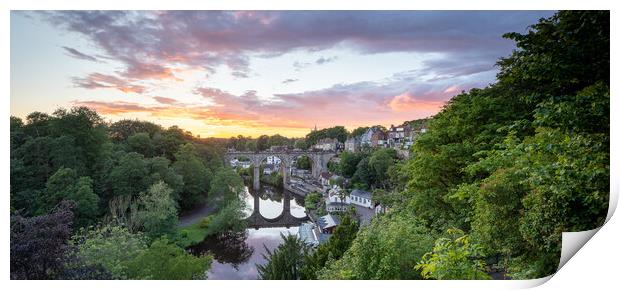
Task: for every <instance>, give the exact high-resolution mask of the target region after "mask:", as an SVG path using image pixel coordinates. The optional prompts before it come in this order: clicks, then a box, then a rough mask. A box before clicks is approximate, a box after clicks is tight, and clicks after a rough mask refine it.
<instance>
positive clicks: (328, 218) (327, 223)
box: [316, 214, 340, 229]
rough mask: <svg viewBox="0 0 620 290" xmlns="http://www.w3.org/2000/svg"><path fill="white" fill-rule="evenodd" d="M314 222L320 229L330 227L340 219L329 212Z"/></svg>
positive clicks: (338, 222)
mask: <svg viewBox="0 0 620 290" xmlns="http://www.w3.org/2000/svg"><path fill="white" fill-rule="evenodd" d="M316 223H317V224H318V225H319V227H320V228H321V229H328V228H331V227H335V226H337V225H339V224H340V219H338V217H337V216H333V215H331V214H328V215H325V216H322V217H320V218H319V219H318V220H317V221H316Z"/></svg>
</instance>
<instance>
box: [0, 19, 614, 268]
mask: <svg viewBox="0 0 620 290" xmlns="http://www.w3.org/2000/svg"><path fill="white" fill-rule="evenodd" d="M505 37H506V38H508V39H512V40H514V41H515V42H516V46H517V49H516V50H515V51H514V52H513V53H512V54H511V55H509V56H507V57H506V58H502V59H500V60H499V61H498V63H497V65H498V67H499V69H500V72H499V74H498V75H497V79H498V81H497V82H496V83H495V84H492V85H489V86H488V87H486V88H482V89H472V90H471V91H469V92H463V93H461V94H459V95H457V96H455V97H454V98H452V99H451V100H450V101H449V102H448V103H447V104H446V105H445V106H444V108H443V109H442V111H441V112H439V113H438V114H436V115H435V116H433V117H432V118H430V119H429V120H421V121H412V122H411V125H412V126H419V125H420V124H422V123H424V124H425V126H427V128H428V131H427V132H426V133H424V134H422V135H420V137H418V139H417V140H416V142H415V143H414V146H413V147H412V148H411V149H410V158H409V159H408V160H406V161H402V160H399V159H398V158H397V156H396V152H395V151H394V150H392V149H379V150H363V151H362V152H358V153H343V154H341V156H340V159H341V161H340V163H339V164H330V165H329V168H330V171H332V172H334V173H337V174H339V175H341V176H343V177H344V178H347V179H350V181H351V182H350V183H349V184H347V185H346V187H347V188H348V189H351V188H363V189H367V190H371V191H372V192H373V196H374V197H375V198H376V200H377V201H379V202H381V204H382V205H384V206H387V207H388V209H389V210H388V211H387V212H386V213H384V214H381V215H379V216H377V217H375V218H374V219H373V221H372V222H371V224H370V225H368V226H362V227H360V226H359V225H358V224H357V222H356V221H355V219H353V218H350V217H349V216H348V215H344V216H343V220H342V224H341V225H340V226H339V227H338V228H337V229H336V231H335V233H334V235H333V236H332V237H331V238H330V239H329V241H328V242H327V243H325V244H322V245H321V246H319V247H318V248H316V249H312V248H309V247H308V246H307V245H304V244H303V243H301V241H300V240H299V239H297V238H296V237H294V236H286V237H283V239H284V242H283V244H282V245H281V246H279V247H278V248H276V249H274V250H273V251H269V252H268V254H267V255H266V258H267V260H268V263H267V264H265V265H261V266H258V269H259V273H260V275H261V278H263V279H486V278H491V276H490V275H496V274H497V275H499V276H498V277H501V278H512V279H521V278H537V277H542V276H546V275H549V274H551V273H553V272H554V271H555V270H556V268H557V265H558V262H559V256H560V247H561V233H562V232H564V231H582V230H588V229H592V228H594V227H597V226H600V225H601V224H602V223H603V221H604V219H605V216H606V214H607V206H608V199H609V151H610V148H609V102H610V97H609V60H610V56H609V12H598V11H587V12H577V11H567V12H564V11H563V12H558V13H557V14H556V15H555V16H553V17H551V18H548V19H541V20H540V22H539V23H537V24H534V25H532V27H531V29H530V31H529V32H528V33H526V34H518V33H507V34H506V35H505ZM10 124H11V127H10V133H11V137H10V140H11V145H10V148H11V164H10V166H11V169H10V174H11V176H10V178H11V192H10V194H11V198H10V199H11V261H10V263H11V278H12V279H200V278H205V272H206V270H207V269H208V268H209V266H210V264H211V260H212V257H211V256H209V255H204V256H194V255H190V254H188V253H187V252H186V251H185V249H184V248H185V247H187V246H188V245H190V244H191V240H192V238H195V239H197V240H201V239H203V238H204V236H200V235H199V236H198V237H197V238H196V237H193V234H194V233H195V232H192V231H189V232H188V231H179V230H178V228H177V223H178V216H179V213H181V212H183V211H187V210H191V209H192V208H194V207H196V206H198V205H201V204H204V203H213V204H214V205H216V208H217V211H216V212H215V213H214V214H213V215H211V216H209V219H206V220H205V221H204V223H203V224H204V227H203V229H202V231H204V233H208V234H212V233H216V232H226V231H242V230H243V228H244V226H243V224H242V222H241V220H242V217H243V213H242V211H243V208H244V206H245V205H244V204H243V202H242V200H241V196H242V194H241V193H242V191H243V179H242V178H241V177H240V176H239V175H238V174H237V173H236V172H235V171H233V170H232V169H228V168H226V167H225V166H223V165H224V164H223V159H222V153H223V152H224V150H226V148H235V149H237V150H252V151H253V150H265V149H268V148H270V147H271V146H281V145H285V146H294V147H296V148H302V149H305V148H308V147H309V146H311V145H312V144H315V143H316V142H317V141H318V140H320V139H322V138H327V137H329V138H336V139H338V140H339V141H344V140H345V139H346V138H347V137H351V136H357V135H360V134H362V133H363V132H364V131H365V130H366V129H367V128H366V127H362V128H358V129H355V130H353V131H352V132H347V130H346V129H345V128H344V127H341V126H336V127H333V128H325V129H322V130H317V131H313V132H311V133H309V134H308V135H307V136H306V138H286V137H283V136H279V135H275V136H261V137H259V138H256V139H254V138H249V137H244V136H238V137H233V138H231V139H228V140H223V139H201V138H197V137H194V136H192V135H191V133H189V132H186V131H183V130H182V129H180V128H178V127H170V128H167V129H166V128H162V127H160V126H158V125H156V124H152V123H149V122H143V121H138V120H122V121H118V122H114V123H109V122H106V121H104V120H103V119H102V118H101V117H100V116H99V115H98V114H97V113H96V112H94V111H92V110H90V109H88V108H84V107H76V108H72V109H70V110H65V109H58V110H57V111H55V112H54V113H53V114H51V115H48V114H45V113H40V112H34V113H32V114H30V115H28V116H27V117H26V118H25V119H24V120H22V119H20V118H17V117H11V120H10ZM302 164H303V161H302ZM304 166H307V167H309V166H310V164H307V165H304ZM201 227H202V226H201ZM494 277H495V276H494Z"/></svg>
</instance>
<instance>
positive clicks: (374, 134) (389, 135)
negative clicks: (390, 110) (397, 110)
mask: <svg viewBox="0 0 620 290" xmlns="http://www.w3.org/2000/svg"><path fill="white" fill-rule="evenodd" d="M424 132H426V128H424V127H420V128H413V127H412V126H411V125H409V124H407V123H405V124H403V125H400V126H394V125H391V126H390V128H389V129H388V130H387V131H384V130H382V129H381V128H380V127H379V126H374V127H371V128H368V130H366V132H364V134H362V135H359V136H355V137H349V138H348V139H347V140H346V141H345V142H344V143H342V142H339V141H338V140H337V139H335V138H324V139H321V140H319V141H318V142H317V143H316V144H315V145H313V146H312V149H314V150H324V151H337V152H338V151H343V150H344V151H349V152H357V151H359V150H361V149H362V148H364V147H371V148H380V147H383V148H394V149H402V150H407V149H409V147H410V146H411V145H412V144H413V142H414V141H415V139H416V138H417V137H418V136H419V135H420V134H422V133H424Z"/></svg>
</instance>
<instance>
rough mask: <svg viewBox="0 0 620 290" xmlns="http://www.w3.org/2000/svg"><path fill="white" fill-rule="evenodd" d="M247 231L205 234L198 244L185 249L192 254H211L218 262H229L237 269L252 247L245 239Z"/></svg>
mask: <svg viewBox="0 0 620 290" xmlns="http://www.w3.org/2000/svg"><path fill="white" fill-rule="evenodd" d="M247 238H248V233H247V231H245V230H244V231H239V232H233V231H228V232H223V233H218V234H215V235H210V236H207V237H206V238H205V239H204V240H203V241H202V242H201V243H200V244H197V245H194V246H191V247H189V248H187V250H188V251H189V252H190V253H191V254H193V255H203V254H208V253H210V254H212V255H213V257H214V258H215V259H216V260H217V261H218V262H220V263H223V264H231V265H232V266H233V267H234V268H235V269H238V266H239V265H240V264H243V263H245V262H247V261H248V259H249V258H250V257H251V256H252V254H253V253H254V249H253V248H252V247H250V246H248V244H246V242H245V240H246V239H247Z"/></svg>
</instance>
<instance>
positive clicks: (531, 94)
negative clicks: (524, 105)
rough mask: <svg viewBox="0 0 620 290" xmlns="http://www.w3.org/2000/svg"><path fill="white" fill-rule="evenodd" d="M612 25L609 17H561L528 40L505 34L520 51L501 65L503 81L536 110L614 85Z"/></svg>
mask: <svg viewBox="0 0 620 290" xmlns="http://www.w3.org/2000/svg"><path fill="white" fill-rule="evenodd" d="M609 23H610V22H609V11H602V10H601V11H560V12H558V13H556V14H555V15H554V16H552V17H550V18H547V19H541V20H540V22H539V23H536V24H534V25H532V26H531V29H529V30H528V33H526V34H519V33H515V32H513V33H507V34H505V35H504V37H506V38H509V39H513V40H515V42H516V45H517V48H518V49H517V50H516V51H514V52H513V53H512V55H510V57H507V58H503V59H501V60H500V61H499V63H498V64H499V67H500V73H499V74H498V79H499V80H500V82H501V83H503V84H506V85H509V86H510V88H511V89H513V90H517V91H518V92H519V93H520V95H522V96H526V97H527V98H528V99H529V101H530V102H532V103H533V104H536V103H538V102H540V101H541V100H544V99H545V98H547V97H548V96H562V95H572V94H574V93H576V92H577V91H579V90H581V89H582V88H584V87H587V86H590V85H593V84H595V83H596V82H598V81H604V82H605V84H607V85H609V56H610V55H609V27H610V26H609Z"/></svg>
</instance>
